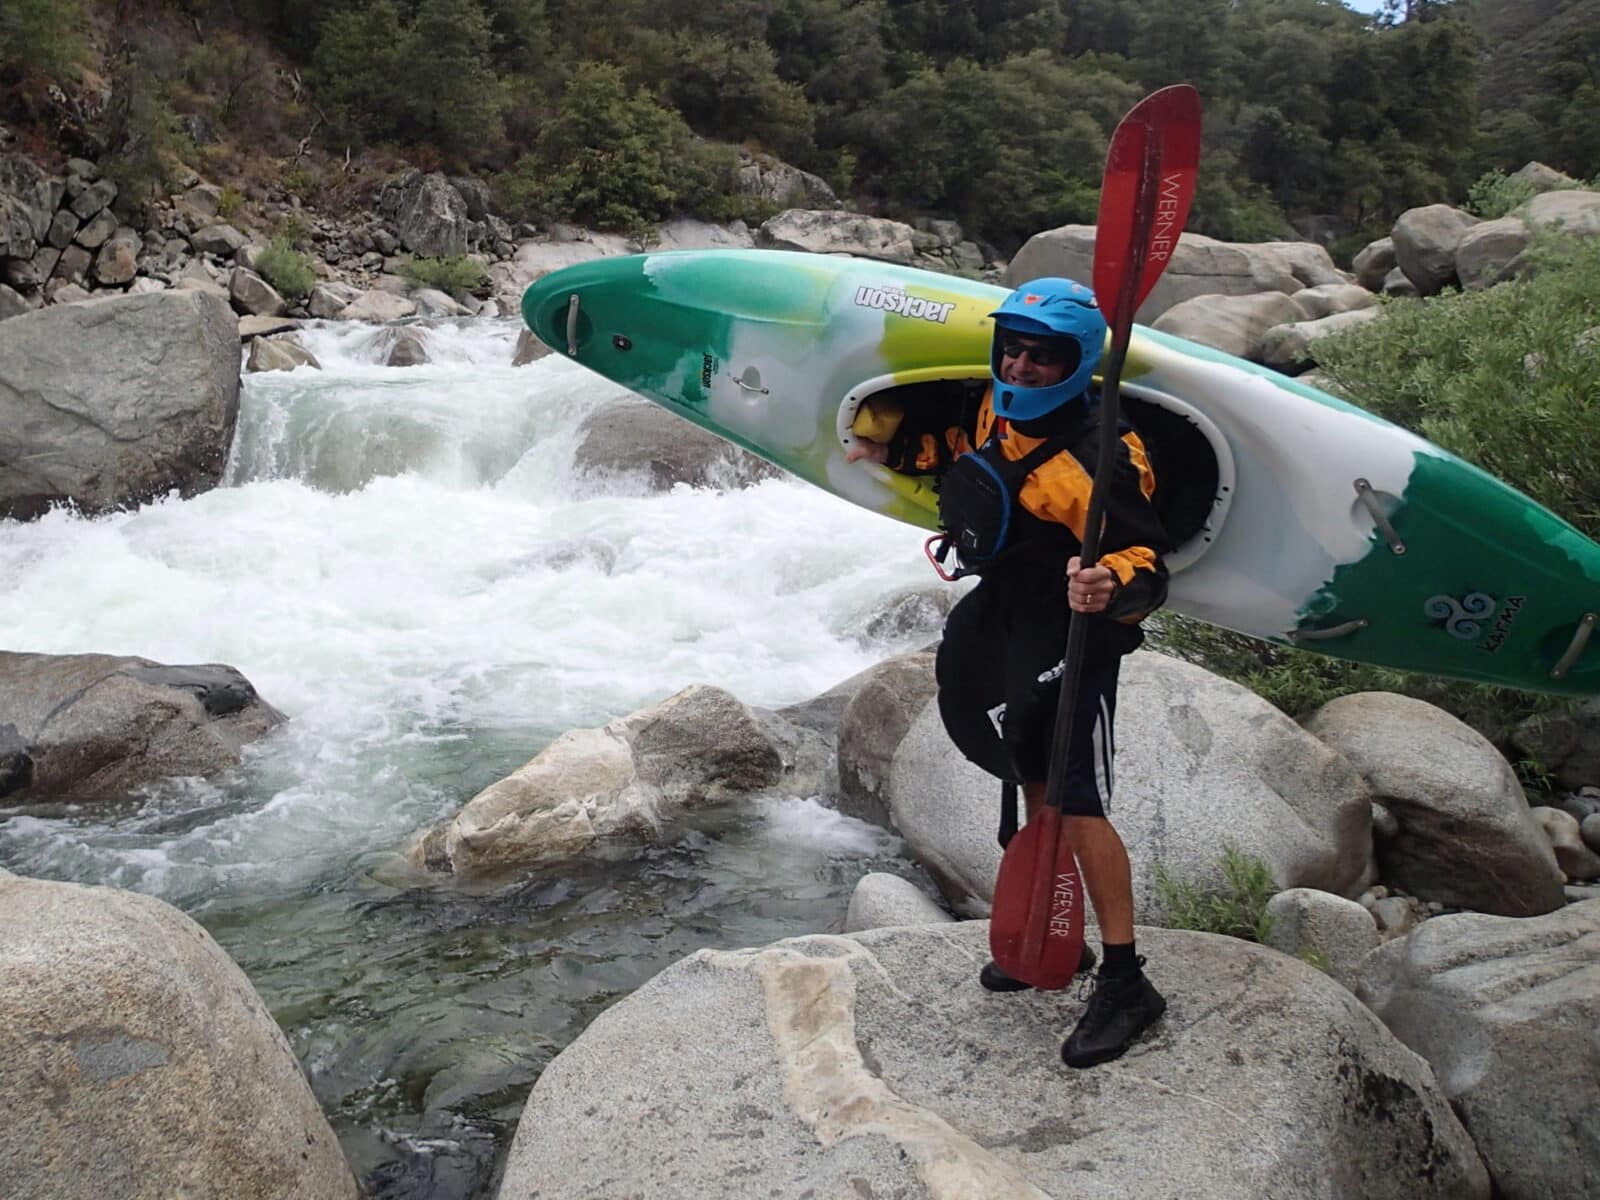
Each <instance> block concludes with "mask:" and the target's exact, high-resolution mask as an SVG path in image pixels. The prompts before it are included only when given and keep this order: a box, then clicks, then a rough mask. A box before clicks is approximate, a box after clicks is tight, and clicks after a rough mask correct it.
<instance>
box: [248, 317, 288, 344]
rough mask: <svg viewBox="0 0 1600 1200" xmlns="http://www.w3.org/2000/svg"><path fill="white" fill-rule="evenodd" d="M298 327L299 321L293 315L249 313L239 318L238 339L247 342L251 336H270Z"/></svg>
mask: <svg viewBox="0 0 1600 1200" xmlns="http://www.w3.org/2000/svg"><path fill="white" fill-rule="evenodd" d="M299 328H300V322H299V321H297V320H295V318H293V317H268V316H256V315H254V314H249V315H246V316H243V317H240V318H239V340H240V341H241V342H248V341H250V340H251V339H252V338H264V337H272V336H273V335H274V334H279V333H290V332H292V331H294V330H296V329H299Z"/></svg>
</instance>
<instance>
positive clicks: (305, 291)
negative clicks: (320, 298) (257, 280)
mask: <svg viewBox="0 0 1600 1200" xmlns="http://www.w3.org/2000/svg"><path fill="white" fill-rule="evenodd" d="M256 273H257V274H259V275H260V276H261V278H263V279H265V280H266V281H267V282H268V283H270V284H271V285H272V286H273V287H274V288H276V289H277V290H278V291H279V293H281V294H282V295H284V296H286V297H288V298H289V299H291V300H303V299H305V297H307V296H309V295H310V294H311V289H312V288H313V287H315V286H316V283H317V272H316V266H315V263H314V262H313V260H312V258H311V256H310V255H309V254H302V253H301V252H300V251H298V250H296V249H295V248H294V243H293V242H292V241H290V240H289V239H288V238H286V237H275V238H273V239H272V244H271V245H269V246H268V247H267V248H266V249H265V250H263V251H262V252H261V254H260V255H259V256H258V257H257V258H256Z"/></svg>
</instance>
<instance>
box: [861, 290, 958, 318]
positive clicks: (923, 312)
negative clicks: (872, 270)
mask: <svg viewBox="0 0 1600 1200" xmlns="http://www.w3.org/2000/svg"><path fill="white" fill-rule="evenodd" d="M856 305H857V307H859V308H881V309H882V310H883V311H884V312H889V313H894V314H895V315H896V316H900V317H911V318H912V319H914V320H919V321H931V322H932V323H933V324H935V325H943V324H944V323H945V322H946V321H947V320H949V319H950V312H951V310H952V309H954V308H955V306H956V305H955V301H953V300H950V301H939V300H924V299H923V298H922V297H921V296H908V295H906V292H905V289H904V288H899V287H895V286H894V285H893V284H890V285H888V286H886V287H874V286H873V285H872V284H870V283H864V284H862V285H861V286H860V287H858V288H857V289H856Z"/></svg>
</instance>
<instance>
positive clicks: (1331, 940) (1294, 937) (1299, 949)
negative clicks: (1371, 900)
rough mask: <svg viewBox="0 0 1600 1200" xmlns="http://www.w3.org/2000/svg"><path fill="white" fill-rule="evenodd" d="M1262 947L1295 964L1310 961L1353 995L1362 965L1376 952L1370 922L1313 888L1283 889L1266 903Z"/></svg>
mask: <svg viewBox="0 0 1600 1200" xmlns="http://www.w3.org/2000/svg"><path fill="white" fill-rule="evenodd" d="M1266 916H1267V920H1268V922H1269V924H1270V928H1269V932H1268V934H1267V945H1269V946H1271V947H1272V948H1273V949H1274V950H1281V951H1283V953H1285V954H1287V955H1290V956H1291V957H1294V958H1307V957H1308V956H1314V957H1315V958H1317V959H1320V960H1321V963H1322V964H1323V965H1324V966H1325V969H1326V970H1327V972H1328V976H1329V977H1330V978H1331V979H1333V980H1335V981H1337V982H1338V983H1340V984H1342V985H1343V986H1345V987H1347V988H1349V989H1350V990H1351V991H1354V990H1355V987H1356V981H1357V978H1358V972H1359V969H1360V966H1361V960H1362V959H1364V958H1365V957H1366V956H1367V955H1368V954H1370V953H1372V951H1373V950H1375V949H1377V947H1378V926H1377V923H1376V922H1375V920H1374V919H1373V916H1372V914H1371V913H1370V912H1368V911H1367V910H1366V909H1364V908H1362V907H1361V905H1359V904H1357V903H1356V902H1355V901H1354V900H1346V899H1345V898H1344V897H1343V896H1335V895H1333V894H1332V893H1331V892H1319V891H1317V890H1315V889H1314V888H1288V889H1287V890H1285V891H1281V892H1279V893H1278V894H1277V895H1276V896H1274V897H1273V898H1272V899H1271V900H1269V901H1267V909H1266Z"/></svg>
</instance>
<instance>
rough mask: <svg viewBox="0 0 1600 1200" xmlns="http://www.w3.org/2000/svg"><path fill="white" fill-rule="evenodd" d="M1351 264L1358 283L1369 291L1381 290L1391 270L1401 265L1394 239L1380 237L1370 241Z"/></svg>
mask: <svg viewBox="0 0 1600 1200" xmlns="http://www.w3.org/2000/svg"><path fill="white" fill-rule="evenodd" d="M1350 265H1351V267H1352V268H1354V270H1355V276H1356V282H1357V283H1359V284H1360V285H1361V286H1362V287H1364V288H1366V289H1367V291H1369V292H1381V291H1382V290H1383V281H1384V280H1385V279H1387V278H1388V277H1389V272H1390V271H1393V270H1394V269H1395V268H1396V267H1398V266H1399V265H1400V264H1399V262H1398V261H1397V260H1396V259H1395V255H1394V239H1393V238H1379V239H1378V240H1377V241H1375V242H1368V243H1367V244H1366V245H1365V246H1364V247H1362V249H1361V250H1360V252H1358V253H1357V254H1356V257H1355V261H1354V262H1352V263H1351V264H1350Z"/></svg>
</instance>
